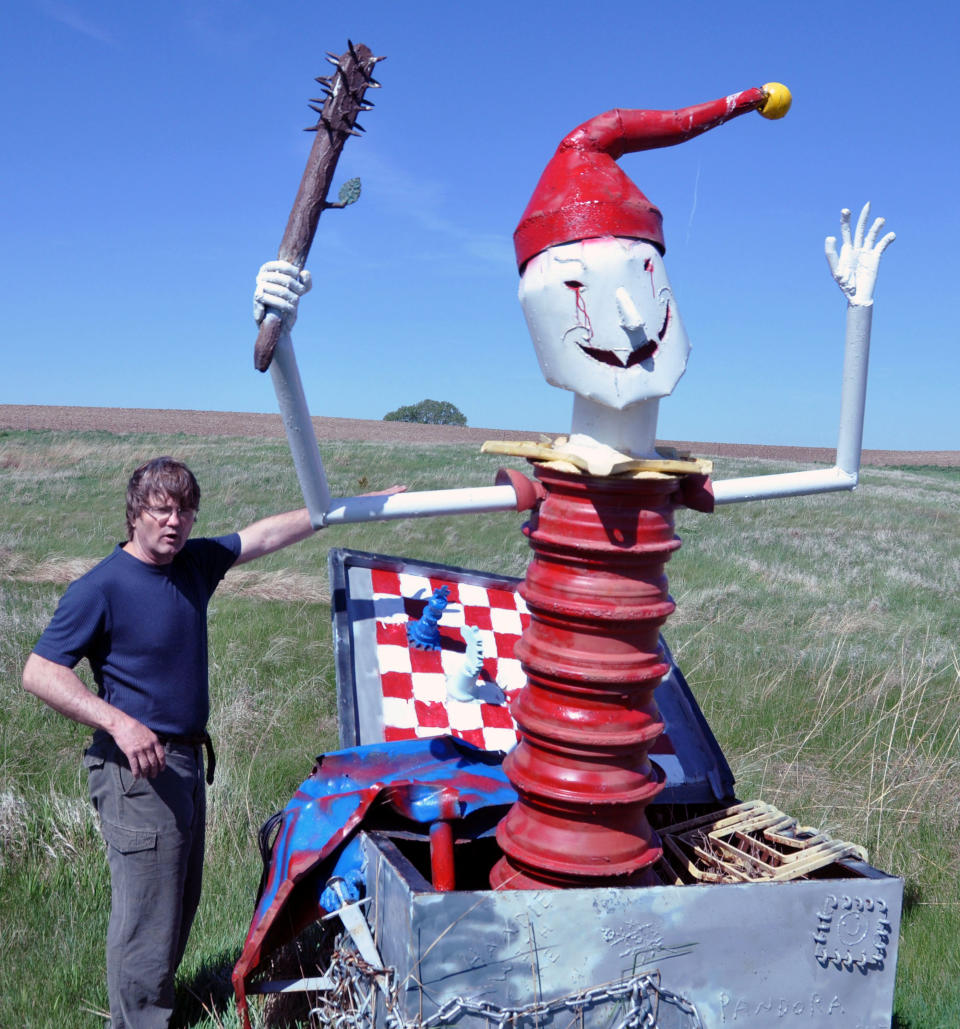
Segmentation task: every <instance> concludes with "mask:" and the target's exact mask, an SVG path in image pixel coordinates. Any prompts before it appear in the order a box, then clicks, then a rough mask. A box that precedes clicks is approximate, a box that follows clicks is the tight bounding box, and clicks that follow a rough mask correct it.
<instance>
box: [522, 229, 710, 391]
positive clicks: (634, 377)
mask: <svg viewBox="0 0 960 1029" xmlns="http://www.w3.org/2000/svg"><path fill="white" fill-rule="evenodd" d="M520 303H521V305H522V306H523V313H524V315H525V316H526V319H527V327H528V328H529V330H530V335H531V337H532V338H533V345H534V347H535V348H536V351H537V358H538V360H539V361H540V368H541V370H542V372H543V374H544V377H545V378H546V380H547V382H549V383H550V384H551V385H553V386H560V387H561V388H562V389H569V390H572V391H573V392H574V393H579V394H580V395H581V396H583V397H587V398H588V399H590V400H593V401H595V402H596V403H598V404H603V405H604V406H606V407H612V408H614V409H616V410H622V409H623V408H625V407H630V406H631V405H633V404H637V403H640V402H641V401H644V400H652V399H654V398H656V397H664V396H667V394H669V393H671V392H673V388H674V386H676V384H677V382H678V381H679V379H680V376H681V375H683V372H684V370H685V369H686V366H687V355H688V354H689V353H690V341H689V340H688V339H687V334H686V332H685V330H684V328H683V324H682V323H681V321H680V315H679V313H678V311H677V308H676V302H675V301H674V299H673V291H672V290H671V289H670V283H669V281H668V280H667V272H666V269H665V268H664V266H663V258H662V257H661V256H660V251H659V250H657V248H656V247H655V246H653V245H652V244H650V243H647V242H645V241H643V240H635V239H622V238H614V237H611V236H607V237H604V238H602V239H588V240H582V241H580V242H577V243H564V244H562V245H561V246H555V247H550V248H549V249H547V250H545V251H543V252H542V253H540V254H537V256H536V257H534V258H533V259H532V260H531V261H530V262H529V263H528V264H527V266H526V268H525V269H524V271H523V275H522V276H521V278H520Z"/></svg>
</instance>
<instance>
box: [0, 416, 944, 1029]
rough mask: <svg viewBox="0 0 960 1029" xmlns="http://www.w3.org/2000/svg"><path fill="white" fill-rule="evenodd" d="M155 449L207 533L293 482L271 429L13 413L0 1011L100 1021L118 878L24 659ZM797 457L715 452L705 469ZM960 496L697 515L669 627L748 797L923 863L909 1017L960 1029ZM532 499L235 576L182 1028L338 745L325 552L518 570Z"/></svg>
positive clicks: (408, 464)
mask: <svg viewBox="0 0 960 1029" xmlns="http://www.w3.org/2000/svg"><path fill="white" fill-rule="evenodd" d="M160 453H170V454H173V455H174V456H177V457H180V458H182V459H183V460H186V461H187V462H188V463H189V464H190V465H191V467H192V468H193V469H194V470H195V472H196V473H197V475H198V478H199V480H200V483H201V486H202V488H203V499H202V502H201V511H200V519H199V522H198V526H197V530H196V531H197V532H199V533H203V534H207V535H212V534H216V533H220V532H228V531H231V530H233V529H235V528H239V527H242V526H243V525H245V524H247V523H249V522H251V521H253V520H255V519H257V518H260V517H263V516H265V515H267V514H271V513H274V512H275V511H279V510H284V509H287V508H291V507H295V506H299V504H300V503H301V500H300V492H299V488H298V486H297V483H296V478H295V476H294V474H293V471H292V469H291V466H290V460H289V455H288V453H287V451H286V447H285V445H284V444H283V443H282V442H280V441H274V440H257V439H212V438H195V437H187V436H147V435H111V434H107V433H78V434H69V433H56V432H3V433H0V496H3V497H4V501H5V503H4V519H3V521H2V524H0V926H2V932H0V1026H17V1027H21V1026H30V1027H33V1026H37V1027H40V1026H62V1025H71V1026H74V1027H88V1026H89V1027H91V1029H92V1027H99V1026H100V1025H101V1024H102V1017H103V1012H104V1010H105V1008H106V990H105V985H104V981H103V979H104V975H103V941H104V937H105V932H106V921H107V914H108V909H109V881H108V877H107V872H106V866H105V862H104V860H103V855H102V844H101V842H100V838H99V835H98V833H97V830H96V826H95V823H94V820H93V817H92V814H91V812H90V809H89V806H88V804H87V800H86V782H85V778H84V776H83V774H82V771H81V769H80V766H79V756H80V753H81V751H82V749H83V747H84V746H85V741H86V739H87V736H88V732H87V730H85V729H84V728H83V727H81V726H75V725H73V724H72V723H70V722H68V721H66V720H65V719H63V718H61V717H59V716H57V715H55V714H54V713H52V712H50V711H48V710H47V709H46V708H44V707H43V706H42V705H40V704H39V703H37V702H36V701H35V700H34V699H33V698H32V697H29V696H28V695H26V694H25V693H24V692H23V691H22V690H21V688H20V672H21V669H22V666H23V662H24V661H25V659H26V657H27V655H28V653H29V652H30V649H31V648H32V646H33V644H34V642H35V641H36V638H37V636H38V635H39V633H40V632H41V631H42V629H43V627H44V626H45V624H46V622H47V621H48V619H49V617H50V615H51V614H52V612H53V609H54V607H55V605H56V602H57V598H58V597H59V595H60V593H61V592H62V590H63V588H64V585H65V584H66V582H68V581H69V580H70V579H71V578H73V577H74V576H75V575H76V574H79V573H80V572H81V571H82V570H84V569H85V568H86V567H89V565H90V564H91V563H92V562H93V561H95V560H97V559H99V558H100V557H102V556H103V555H105V554H106V553H107V552H109V550H110V549H111V548H112V546H113V544H114V543H115V542H117V541H119V540H121V539H123V538H124V519H123V501H122V497H123V491H124V488H125V485H126V480H127V477H128V476H129V473H130V471H131V470H132V468H133V467H135V466H136V465H137V464H138V463H140V462H141V461H142V460H144V459H146V458H148V457H151V456H155V455H156V454H160ZM324 460H325V466H326V469H327V474H328V477H329V480H330V486H331V491H332V492H333V493H334V494H335V495H351V494H356V493H360V492H364V491H367V490H372V489H376V488H378V487H382V486H386V485H388V484H390V483H392V482H397V481H400V482H405V483H407V484H408V485H409V487H410V488H411V489H437V488H444V487H451V486H468V485H488V484H490V483H491V482H492V480H493V474H494V471H495V469H496V467H497V465H498V463H499V462H498V461H497V459H494V458H489V457H486V456H483V455H481V454H479V453H478V451H477V449H476V448H474V447H471V446H452V445H451V446H409V445H399V444H398V445H387V446H383V445H373V444H354V443H350V444H347V443H339V444H338V443H334V444H330V445H325V446H324ZM781 470H790V467H789V466H784V465H782V464H774V463H772V462H764V461H732V460H721V461H718V462H717V469H716V473H715V475H716V477H717V478H727V477H731V476H735V475H744V474H755V473H764V472H770V471H781ZM958 512H960V471H958V470H957V469H944V468H877V469H868V470H866V471H865V473H864V475H863V478H862V484H861V488H860V489H859V490H858V491H857V492H855V493H854V494H852V495H850V494H841V495H831V496H823V497H813V498H796V499H792V500H782V501H770V502H764V503H759V504H744V505H731V506H728V507H725V508H721V509H719V510H718V511H717V512H716V513H715V514H714V515H712V516H706V515H701V514H696V513H693V512H682V513H680V514H679V515H678V532H679V534H680V536H681V538H682V539H683V541H684V545H683V548H682V549H681V550H680V551H679V552H678V553H677V554H676V555H675V556H674V558H673V559H672V560H671V562H670V564H669V566H668V569H667V571H668V574H669V575H670V580H671V591H672V593H673V595H674V597H675V599H676V601H677V611H676V613H675V615H673V616H672V618H671V619H670V621H669V622H668V624H667V626H666V629H665V635H666V637H667V640H668V642H669V643H670V645H671V647H672V649H673V651H674V654H675V656H676V658H677V660H678V662H679V664H680V666H681V668H683V670H684V673H685V675H686V677H687V679H688V681H689V682H690V685H691V687H692V689H693V691H694V693H695V694H696V696H697V698H698V701H699V703H700V705H701V707H702V708H703V709H704V712H705V714H706V716H707V719H708V720H709V722H710V724H711V726H712V728H713V730H714V732H715V734H716V736H717V738H718V740H719V742H720V745H721V747H722V748H723V750H724V752H725V754H726V756H727V758H728V760H729V761H730V764H731V766H732V768H733V771H734V773H735V775H736V776H737V779H738V794H739V796H740V797H742V798H743V799H763V800H767V801H769V802H771V803H773V804H776V805H777V806H778V807H780V808H782V809H784V810H786V811H788V812H790V813H791V814H793V815H795V816H797V817H798V818H799V819H800V820H801V821H803V822H804V823H806V824H810V825H815V826H817V827H819V828H823V829H826V830H828V831H829V832H830V833H832V834H833V835H834V836H836V837H838V838H841V839H846V840H851V841H853V842H855V843H859V844H861V845H863V846H866V847H867V848H868V850H869V852H870V858H871V861H872V862H873V863H874V864H876V865H877V866H878V867H881V868H883V869H885V870H886V871H889V872H892V873H894V874H898V875H902V876H904V878H905V879H906V882H907V891H906V898H907V904H906V910H905V912H904V918H903V926H902V933H901V940H900V964H899V972H898V982H897V998H896V1011H897V1016H896V1017H897V1022H896V1023H895V1024H898V1025H899V1026H900V1027H901V1029H906V1027H910V1029H937V1027H947V1026H950V1027H954V1026H956V1025H957V1024H958V1018H957V1012H958V1011H960V957H958V949H957V947H956V946H955V942H954V941H956V939H957V938H958V937H960V885H958V884H960V801H958V791H957V789H956V786H955V783H956V782H957V780H958V778H960V749H958V732H960V730H958V722H957V718H956V716H955V714H954V712H955V710H956V706H957V700H958V694H960V670H958V656H957V645H956V626H957V625H958V624H960V599H958V598H960V513H958ZM522 520H523V519H522V516H518V515H509V514H506V515H493V516H490V515H483V516H476V517H460V518H441V519H417V520H410V521H405V522H390V523H375V524H368V525H358V526H338V527H334V528H332V529H328V530H326V531H325V532H324V533H323V534H322V535H320V536H319V537H317V538H316V539H315V540H311V541H308V542H306V543H303V544H300V545H298V546H297V547H295V548H292V549H290V550H287V551H284V552H281V553H279V554H275V555H272V556H270V557H268V558H265V559H263V560H262V561H260V562H257V563H256V564H254V565H251V566H246V567H244V568H242V569H237V570H236V571H235V572H231V573H230V574H229V575H228V577H227V580H226V582H225V583H224V584H223V586H222V587H221V589H220V590H219V591H218V592H217V594H216V595H215V597H214V598H213V601H212V603H211V609H210V650H211V693H212V708H213V713H212V717H211V732H212V735H213V736H214V738H215V740H216V743H217V753H218V764H217V782H216V784H215V786H214V787H213V789H212V790H211V791H210V794H209V804H210V815H209V832H208V844H207V865H206V881H205V891H204V898H203V901H202V903H201V907H200V911H199V913H198V918H197V922H196V926H195V929H194V932H193V936H192V938H191V943H190V946H189V948H188V952H187V955H186V958H185V961H184V965H183V968H182V969H181V972H180V976H179V986H180V988H179V992H178V997H179V1000H178V1004H179V1007H178V1011H177V1015H176V1016H175V1023H174V1024H175V1025H178V1026H194V1027H201V1026H202V1027H205V1029H213V1027H215V1026H227V1027H234V1026H236V1024H237V1023H236V1018H235V1014H234V1012H233V1005H232V998H231V992H230V988H229V972H230V969H231V968H232V965H233V963H234V961H235V960H236V958H237V955H238V953H239V948H240V945H241V943H242V941H243V937H244V935H245V932H246V928H247V925H248V924H249V919H250V916H251V914H252V905H253V894H254V891H255V889H256V885H257V882H258V879H259V873H260V860H259V855H258V853H257V848H256V832H257V829H258V828H259V826H260V824H261V823H262V822H263V820H264V819H265V818H266V817H267V816H268V815H270V814H272V813H273V812H274V811H276V810H278V809H279V808H281V807H282V806H283V805H284V804H286V802H287V800H288V799H289V797H290V795H291V793H292V791H293V789H294V788H295V787H296V785H297V784H298V783H299V782H300V781H301V780H302V779H303V778H304V777H305V776H306V775H307V774H309V771H310V767H311V765H312V763H313V759H314V756H315V755H316V754H319V753H321V752H322V751H324V750H327V749H331V748H334V747H335V746H336V745H337V726H336V695H335V676H334V667H333V655H332V651H331V633H330V611H329V601H328V596H329V592H328V586H327V568H326V559H327V550H328V548H329V547H331V546H345V547H353V548H355V549H359V550H372V551H377V552H380V553H386V554H396V555H402V556H404V557H407V558H409V559H411V560H414V559H420V560H429V561H440V562H444V563H449V564H455V565H460V566H463V567H474V568H480V569H485V570H488V571H491V572H497V573H506V574H512V575H521V574H523V570H524V569H525V567H526V564H527V561H528V548H527V544H526V541H525V539H524V538H523V536H522V535H521V533H520V531H519V528H520V525H521V523H522ZM84 674H85V675H86V674H87V673H84ZM87 678H88V680H89V676H88V675H87ZM258 1018H259V1016H258Z"/></svg>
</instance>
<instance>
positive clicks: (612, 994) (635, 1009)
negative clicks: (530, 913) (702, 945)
mask: <svg viewBox="0 0 960 1029" xmlns="http://www.w3.org/2000/svg"><path fill="white" fill-rule="evenodd" d="M627 997H629V999H630V1007H629V1009H628V1010H627V1012H626V1014H625V1015H624V1017H623V1018H622V1019H621V1020H620V1022H619V1023H618V1024H617V1026H616V1029H657V1019H656V1015H655V1014H654V1008H655V1004H654V999H657V1000H662V1001H666V1002H668V1003H670V1004H674V1005H676V1006H677V1007H678V1008H679V1009H680V1010H681V1011H683V1012H684V1013H685V1014H687V1015H690V1016H691V1017H692V1018H693V1022H692V1025H691V1029H704V1026H703V1022H702V1021H701V1019H700V1014H699V1012H698V1011H697V1009H696V1006H695V1005H694V1004H693V1003H691V1002H690V1001H688V1000H687V999H686V998H685V997H682V996H680V994H678V993H673V992H671V991H670V990H666V989H664V988H663V987H662V986H660V985H659V984H658V983H657V982H656V980H655V979H654V977H653V976H650V975H647V974H645V973H644V974H641V975H635V976H634V977H633V978H632V979H626V980H624V981H622V982H619V983H611V984H607V985H604V986H595V987H593V989H589V990H579V991H578V992H576V993H570V994H567V995H566V996H565V997H558V998H557V999H556V1000H553V1001H541V1002H539V1003H536V1002H534V1003H530V1004H525V1005H522V1006H519V1007H509V1008H506V1007H500V1005H498V1004H493V1003H491V1002H490V1001H485V1000H483V1001H477V1000H469V999H468V998H466V997H454V998H453V999H452V1000H449V1001H447V1003H446V1004H444V1005H443V1006H442V1007H441V1008H440V1009H439V1010H438V1011H437V1012H436V1014H434V1015H431V1016H430V1018H426V1019H423V1020H422V1021H418V1022H405V1021H404V1020H403V1019H402V1018H400V1017H398V1016H396V1015H390V1016H388V1018H387V1025H388V1026H389V1029H414V1027H415V1029H435V1027H437V1026H441V1025H443V1024H444V1023H446V1022H452V1021H454V1020H455V1019H456V1018H457V1017H458V1016H459V1015H463V1014H465V1015H474V1016H476V1017H478V1018H484V1019H486V1020H487V1021H489V1022H491V1023H492V1024H494V1025H495V1026H496V1027H497V1029H507V1027H508V1026H510V1027H511V1029H512V1027H514V1026H516V1024H517V1022H518V1021H519V1020H520V1019H524V1018H532V1019H534V1020H539V1019H540V1018H542V1017H543V1016H545V1015H550V1014H553V1013H554V1012H557V1011H561V1010H564V1009H566V1010H568V1011H573V1012H574V1013H575V1014H576V1015H578V1016H580V1017H582V1015H583V1012H584V1011H585V1010H586V1009H587V1008H588V1007H590V1006H592V1005H594V1004H601V1003H603V1002H604V1001H623V1000H624V999H625V998H627Z"/></svg>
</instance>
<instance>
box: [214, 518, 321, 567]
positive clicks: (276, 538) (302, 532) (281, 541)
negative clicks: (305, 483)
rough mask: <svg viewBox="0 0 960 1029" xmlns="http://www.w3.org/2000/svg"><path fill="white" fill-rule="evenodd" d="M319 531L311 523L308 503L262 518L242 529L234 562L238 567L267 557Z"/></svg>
mask: <svg viewBox="0 0 960 1029" xmlns="http://www.w3.org/2000/svg"><path fill="white" fill-rule="evenodd" d="M316 531H317V530H316V529H314V527H313V526H312V525H311V524H310V512H309V511H308V510H307V509H306V508H305V507H301V508H300V509H299V510H297V511H285V512H284V513H283V514H277V515H271V516H270V517H269V518H261V519H260V521H259V522H254V523H253V525H248V526H247V527H246V528H245V529H241V530H240V556H239V557H238V558H237V560H236V561H235V562H234V567H236V566H237V565H242V564H246V563H247V561H252V560H253V559H254V558H257V557H263V556H264V554H272V553H273V552H274V551H275V550H282V549H283V548H284V547H289V546H290V545H291V544H292V543H299V542H300V540H305V539H306V538H307V537H308V536H312V535H313V534H314V533H315V532H316Z"/></svg>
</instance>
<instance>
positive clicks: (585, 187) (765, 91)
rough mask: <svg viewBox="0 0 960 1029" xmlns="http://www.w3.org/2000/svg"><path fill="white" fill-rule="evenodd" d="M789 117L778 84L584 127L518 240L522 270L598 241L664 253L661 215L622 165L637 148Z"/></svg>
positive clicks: (539, 194) (553, 165)
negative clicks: (631, 242)
mask: <svg viewBox="0 0 960 1029" xmlns="http://www.w3.org/2000/svg"><path fill="white" fill-rule="evenodd" d="M758 109H759V111H760V114H762V115H763V116H764V117H765V118H782V117H783V116H784V115H785V114H786V113H787V111H788V110H789V109H790V91H789V90H788V89H787V87H786V86H782V85H780V83H777V82H771V83H768V84H767V85H765V86H763V87H761V88H758V89H745V90H744V91H743V92H742V93H733V94H732V95H730V96H725V97H721V98H720V99H719V100H712V101H710V102H708V103H705V104H697V105H696V106H695V107H683V108H681V109H680V110H678V111H633V110H621V109H614V110H612V111H607V112H606V114H599V115H597V117H595V118H591V119H590V120H589V121H587V122H584V123H583V125H581V126H579V127H578V128H576V129H574V130H573V132H571V133H570V134H569V135H568V136H567V137H566V138H565V139H564V140H563V141H562V142H561V143H560V146H558V147H557V152H556V153H555V154H554V155H553V157H552V158H551V159H550V163H549V164H548V165H547V167H546V169H545V170H544V172H543V175H541V176H540V181H539V182H538V183H537V188H536V189H535V190H534V192H533V197H532V198H531V200H530V203H529V204H527V209H526V210H525V211H524V212H523V217H522V218H521V219H520V224H519V225H518V226H517V230H516V232H514V234H513V242H514V246H515V247H516V252H517V267H518V268H519V269H520V271H521V272H522V271H523V266H524V265H525V264H526V263H527V261H529V260H530V258H531V257H534V256H536V255H537V254H539V253H540V251H541V250H546V249H547V247H551V246H556V245H558V244H560V243H571V242H573V241H574V240H578V239H591V238H593V237H595V236H627V237H631V238H634V239H645V240H649V242H651V243H653V244H654V245H655V246H656V247H658V248H659V250H660V252H661V253H663V251H664V245H663V227H662V221H663V219H662V217H661V215H660V212H659V210H657V208H656V207H654V205H653V204H651V203H650V201H649V200H648V199H647V198H646V197H645V196H644V195H643V193H641V192H640V190H639V189H638V188H637V187H636V186H635V185H634V183H633V182H632V181H631V180H630V178H629V177H628V176H627V175H626V174H625V173H624V172H623V171H622V170H621V168H620V166H619V165H618V164H617V159H618V158H619V157H621V156H622V155H623V154H631V153H635V152H637V151H638V150H653V149H655V148H657V147H665V146H674V145H675V144H677V143H683V142H685V141H686V140H688V139H692V138H693V137H694V136H699V135H700V133H701V132H706V131H707V130H708V129H712V128H715V127H716V126H717V125H721V124H723V122H725V121H729V120H730V119H731V118H736V117H737V116H738V115H741V114H745V113H746V112H747V111H753V110H758Z"/></svg>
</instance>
